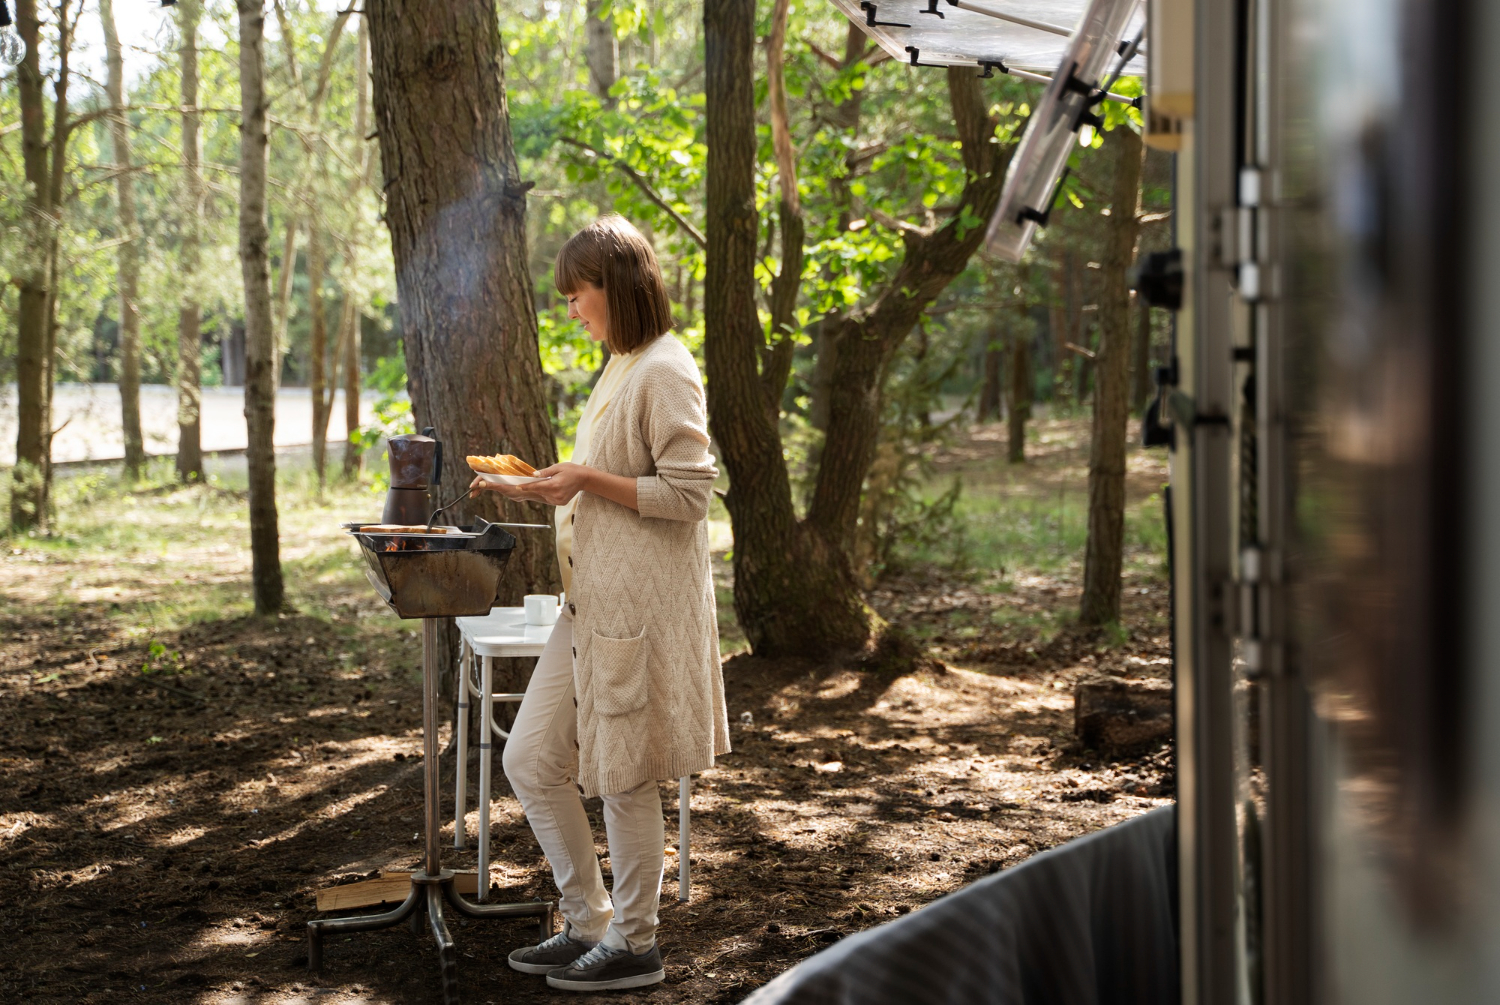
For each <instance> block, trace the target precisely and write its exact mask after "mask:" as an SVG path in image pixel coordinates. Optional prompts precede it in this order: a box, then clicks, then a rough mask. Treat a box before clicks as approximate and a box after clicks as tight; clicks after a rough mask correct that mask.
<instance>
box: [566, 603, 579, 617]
mask: <svg viewBox="0 0 1500 1005" xmlns="http://www.w3.org/2000/svg"><path fill="white" fill-rule="evenodd" d="M568 613H569V614H577V613H578V605H577V604H575V603H573V602H572V601H571V600H570V601H568Z"/></svg>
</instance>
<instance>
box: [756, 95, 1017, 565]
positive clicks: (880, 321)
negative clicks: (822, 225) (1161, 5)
mask: <svg viewBox="0 0 1500 1005" xmlns="http://www.w3.org/2000/svg"><path fill="white" fill-rule="evenodd" d="M948 96H949V102H950V104H951V107H952V111H953V122H954V126H955V128H956V131H957V133H958V137H959V141H960V145H961V148H962V153H963V159H964V166H965V167H966V168H967V169H968V174H969V180H968V182H967V183H966V184H965V186H964V190H963V193H962V194H961V196H960V198H959V201H960V208H961V210H964V211H967V212H969V213H972V214H973V215H974V216H977V217H979V218H980V219H989V216H990V214H991V212H993V210H994V208H995V204H996V203H997V202H998V201H999V198H1000V187H1001V184H1002V182H1003V179H1004V175H1005V168H1006V166H1007V165H1008V164H1009V161H1010V151H1011V149H1012V148H1010V147H1006V148H1005V149H1004V150H1003V151H1002V150H1001V149H1000V148H998V147H997V146H996V145H995V143H994V142H993V138H994V132H995V121H994V120H993V119H992V118H991V117H990V115H989V113H988V110H987V107H986V103H985V100H984V95H983V93H982V92H981V90H980V85H979V82H978V79H977V78H976V75H975V74H974V73H972V72H971V71H970V69H969V68H967V67H965V68H959V67H950V68H949V70H948ZM963 219H964V213H963V212H959V213H958V214H957V215H955V216H954V217H953V218H952V219H950V220H949V222H948V223H947V224H945V225H944V226H942V227H940V228H937V229H935V230H931V231H918V230H915V229H913V230H907V231H904V232H903V234H902V237H903V240H904V242H905V246H906V247H905V252H904V254H903V255H902V258H901V264H900V265H899V266H898V267H897V269H896V272H895V275H894V276H893V277H892V278H891V280H890V282H889V283H887V284H886V285H885V286H884V287H882V289H881V292H880V293H879V295H878V296H877V298H876V300H875V302H874V303H873V304H871V305H870V306H868V307H865V308H861V309H860V310H858V311H856V312H855V313H853V314H850V315H848V316H847V317H844V318H841V319H839V320H837V321H835V322H833V323H832V325H831V326H830V325H829V324H828V323H826V322H825V326H824V330H825V334H828V328H829V327H831V328H832V329H833V330H832V333H831V334H832V337H833V339H834V340H835V341H836V342H837V343H838V362H837V364H836V366H835V367H834V372H833V379H832V381H831V387H830V397H829V420H828V435H827V438H826V440H825V442H824V448H823V460H822V463H821V464H820V465H819V468H818V480H817V486H816V488H815V489H814V491H813V498H812V505H811V507H810V508H809V510H808V519H809V520H810V521H812V522H813V523H814V524H815V525H816V526H817V527H818V528H819V529H820V530H821V531H822V533H823V534H824V535H825V536H826V537H827V539H828V540H829V541H830V542H833V543H834V544H835V545H836V546H837V547H838V548H839V550H840V551H843V552H844V553H846V554H848V553H849V550H850V548H852V546H853V543H854V536H855V527H856V524H857V520H858V516H859V499H860V489H861V487H862V486H863V485H864V480H865V474H866V473H867V472H868V471H869V469H870V463H871V462H872V461H873V460H874V458H875V447H876V442H877V440H878V438H879V433H880V388H881V385H882V383H883V382H884V378H885V371H886V368H887V366H889V364H890V361H891V358H892V357H893V356H894V355H895V353H896V350H897V349H898V348H899V347H900V346H901V344H902V342H904V341H905V340H906V336H907V335H908V334H909V333H910V332H911V330H912V329H913V328H914V327H915V326H916V324H917V321H918V319H919V318H920V317H921V315H922V312H923V311H925V310H926V309H927V307H928V305H930V304H931V303H932V302H933V301H934V300H936V299H937V297H938V295H939V294H941V293H942V292H943V290H944V289H945V288H947V286H948V284H949V283H950V282H952V281H953V279H954V278H955V277H957V276H958V275H959V274H960V273H961V272H963V270H964V268H965V267H966V266H967V265H968V262H969V258H970V256H971V255H972V254H973V253H974V251H975V249H976V248H978V246H979V243H980V241H981V239H982V237H983V235H982V234H981V233H979V230H980V229H981V228H973V227H970V228H964V227H962V225H961V223H960V221H961V220H963ZM736 554H738V549H737V550H736Z"/></svg>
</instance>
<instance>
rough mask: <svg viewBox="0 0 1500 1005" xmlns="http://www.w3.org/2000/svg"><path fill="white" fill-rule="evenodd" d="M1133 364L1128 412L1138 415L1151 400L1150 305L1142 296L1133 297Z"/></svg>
mask: <svg viewBox="0 0 1500 1005" xmlns="http://www.w3.org/2000/svg"><path fill="white" fill-rule="evenodd" d="M1135 314H1136V323H1135V364H1134V366H1133V367H1132V369H1133V371H1134V372H1133V373H1132V375H1131V376H1132V377H1133V378H1134V380H1133V381H1132V383H1133V385H1134V386H1133V388H1132V390H1131V394H1130V411H1131V412H1133V413H1134V414H1136V415H1140V414H1141V411H1142V410H1143V409H1144V408H1145V407H1146V402H1147V401H1149V400H1150V399H1151V385H1152V383H1154V381H1153V380H1152V377H1153V374H1152V373H1151V305H1150V304H1149V303H1147V302H1146V298H1145V297H1142V296H1136V297H1135Z"/></svg>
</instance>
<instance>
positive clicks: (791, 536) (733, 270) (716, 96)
mask: <svg viewBox="0 0 1500 1005" xmlns="http://www.w3.org/2000/svg"><path fill="white" fill-rule="evenodd" d="M703 29H704V32H703V39H704V59H705V67H706V77H705V82H704V90H705V93H706V97H707V102H706V107H707V113H708V119H707V139H708V169H707V186H706V188H707V191H706V202H707V216H706V235H707V238H708V254H707V260H706V264H707V272H706V275H705V277H704V290H703V317H704V324H705V325H706V326H707V329H706V332H705V339H704V359H705V362H706V363H707V366H708V385H709V387H710V388H711V389H712V391H711V393H710V394H709V398H708V407H709V421H710V424H711V426H712V428H713V435H714V438H715V440H716V441H717V442H718V446H719V451H720V456H721V458H722V459H723V462H724V466H725V468H726V469H727V470H728V472H729V493H728V495H727V496H726V497H725V500H724V502H725V506H726V507H727V508H728V510H729V515H730V519H731V520H732V522H733V525H734V542H735V547H734V577H735V579H734V606H735V611H736V612H737V613H738V614H739V618H740V624H741V625H742V626H743V627H744V629H745V634H746V636H747V637H748V638H749V640H750V645H751V648H752V649H753V650H754V651H755V652H757V653H760V654H765V655H775V654H780V653H790V652H803V653H806V654H809V655H816V654H822V653H826V652H830V651H836V650H840V649H850V648H854V647H857V646H859V645H862V644H863V643H864V641H865V639H866V638H867V637H868V635H869V631H870V624H871V614H870V612H869V610H868V609H867V608H866V607H865V605H864V602H863V600H862V599H861V597H860V595H859V589H858V586H857V584H856V583H855V581H854V577H853V575H852V574H851V571H850V569H849V563H848V561H847V559H846V558H845V556H844V555H843V554H841V553H840V552H839V551H838V550H837V549H835V548H832V547H830V546H829V545H828V543H827V542H826V541H824V540H823V539H822V538H821V537H820V536H819V535H818V534H817V533H816V531H815V530H814V529H813V528H812V527H811V526H810V525H808V524H807V523H805V522H799V521H798V520H797V518H796V514H795V512H794V510H793V507H792V488H791V481H790V478H789V477H788V474H787V469H786V463H785V461H784V460H783V459H782V450H781V436H780V434H779V432H778V431H777V426H776V422H775V421H774V420H773V419H772V417H771V415H770V414H769V412H768V410H767V409H766V407H765V390H764V386H763V384H762V382H761V378H760V367H759V354H760V353H761V351H762V350H763V349H764V348H765V332H764V330H763V329H762V328H761V325H760V319H759V317H758V316H757V313H756V304H755V294H756V291H755V260H756V247H755V239H756V231H757V229H758V228H757V225H756V216H755V178H754V169H755V66H754V54H755V0H707V2H706V3H705V4H704V7H703Z"/></svg>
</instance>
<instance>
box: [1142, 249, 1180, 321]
mask: <svg viewBox="0 0 1500 1005" xmlns="http://www.w3.org/2000/svg"><path fill="white" fill-rule="evenodd" d="M1130 288H1131V289H1132V290H1135V291H1136V292H1137V293H1139V294H1140V295H1141V296H1142V297H1144V298H1145V300H1146V303H1148V304H1150V305H1151V306H1152V307H1165V308H1166V309H1167V310H1169V311H1177V310H1181V309H1182V251H1181V249H1179V248H1173V249H1172V250H1171V251H1152V252H1148V253H1147V254H1144V255H1142V256H1141V257H1140V260H1139V261H1138V262H1136V266H1135V268H1134V269H1132V270H1131V273H1130Z"/></svg>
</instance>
